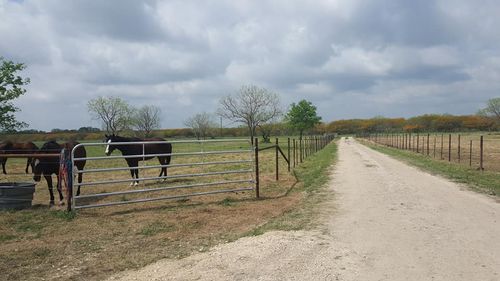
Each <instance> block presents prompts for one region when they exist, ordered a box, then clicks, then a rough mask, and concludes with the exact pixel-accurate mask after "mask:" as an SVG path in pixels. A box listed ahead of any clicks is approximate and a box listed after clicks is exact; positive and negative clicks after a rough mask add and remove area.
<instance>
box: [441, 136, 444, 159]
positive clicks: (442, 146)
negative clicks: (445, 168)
mask: <svg viewBox="0 0 500 281" xmlns="http://www.w3.org/2000/svg"><path fill="white" fill-rule="evenodd" d="M443 149H444V134H441V160H443Z"/></svg>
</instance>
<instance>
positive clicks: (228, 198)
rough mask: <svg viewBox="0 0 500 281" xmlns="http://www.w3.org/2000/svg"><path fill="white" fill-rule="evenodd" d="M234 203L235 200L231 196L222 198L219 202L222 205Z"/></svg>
mask: <svg viewBox="0 0 500 281" xmlns="http://www.w3.org/2000/svg"><path fill="white" fill-rule="evenodd" d="M235 203H236V201H235V200H234V199H233V198H230V197H226V198H224V200H222V201H220V202H219V204H220V205H222V206H226V207H227V206H233V205H234V204H235Z"/></svg>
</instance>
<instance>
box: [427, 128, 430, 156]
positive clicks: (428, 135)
mask: <svg viewBox="0 0 500 281" xmlns="http://www.w3.org/2000/svg"><path fill="white" fill-rule="evenodd" d="M430 137H431V134H429V133H427V156H429V138H430Z"/></svg>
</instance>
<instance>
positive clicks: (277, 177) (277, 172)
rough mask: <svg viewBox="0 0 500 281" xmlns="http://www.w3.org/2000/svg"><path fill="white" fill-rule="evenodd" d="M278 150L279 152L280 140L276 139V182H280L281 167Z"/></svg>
mask: <svg viewBox="0 0 500 281" xmlns="http://www.w3.org/2000/svg"><path fill="white" fill-rule="evenodd" d="M278 150H279V144H278V138H276V149H275V152H276V154H275V156H276V158H275V159H276V180H279V165H278Z"/></svg>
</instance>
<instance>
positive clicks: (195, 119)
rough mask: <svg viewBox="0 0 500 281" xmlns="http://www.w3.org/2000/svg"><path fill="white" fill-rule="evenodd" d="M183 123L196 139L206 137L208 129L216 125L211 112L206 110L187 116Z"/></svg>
mask: <svg viewBox="0 0 500 281" xmlns="http://www.w3.org/2000/svg"><path fill="white" fill-rule="evenodd" d="M184 125H186V126H188V127H189V128H191V129H192V130H193V133H194V135H195V136H196V138H197V139H206V137H207V136H208V135H209V133H210V131H211V130H212V129H213V128H215V127H216V126H217V125H216V124H215V121H214V120H213V116H212V114H210V113H207V112H202V113H198V114H196V115H194V116H192V117H190V118H188V119H187V120H186V121H184Z"/></svg>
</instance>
